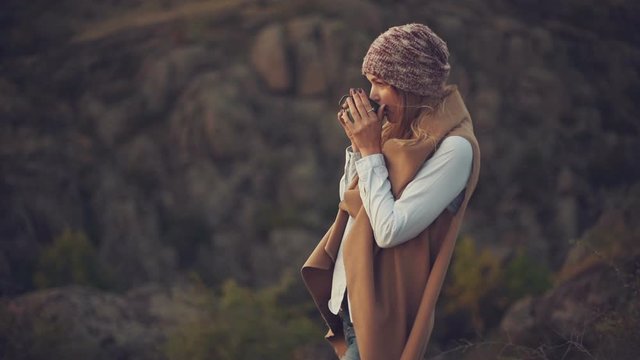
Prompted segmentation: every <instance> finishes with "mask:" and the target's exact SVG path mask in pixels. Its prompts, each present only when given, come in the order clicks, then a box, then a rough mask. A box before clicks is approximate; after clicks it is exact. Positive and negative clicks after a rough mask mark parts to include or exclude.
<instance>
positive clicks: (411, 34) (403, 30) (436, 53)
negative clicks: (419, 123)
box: [362, 23, 451, 96]
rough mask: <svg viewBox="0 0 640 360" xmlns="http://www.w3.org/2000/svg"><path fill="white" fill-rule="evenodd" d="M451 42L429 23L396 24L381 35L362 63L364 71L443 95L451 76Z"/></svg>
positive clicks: (398, 84)
mask: <svg viewBox="0 0 640 360" xmlns="http://www.w3.org/2000/svg"><path fill="white" fill-rule="evenodd" d="M448 60H449V49H448V48H447V44H446V43H445V42H444V40H442V39H441V38H440V37H439V36H438V35H436V34H435V33H434V32H433V31H432V30H431V29H430V28H429V27H428V26H426V25H422V24H415V23H414V24H407V25H402V26H395V27H392V28H390V29H389V30H387V31H385V32H384V33H383V34H382V35H380V36H378V38H377V39H375V40H374V41H373V43H372V44H371V46H370V47H369V51H367V54H366V55H365V57H364V61H363V62H362V74H363V75H364V74H365V73H368V74H371V75H374V76H376V77H378V78H380V79H382V80H384V81H385V82H387V83H389V84H391V85H393V86H394V87H396V88H398V89H401V90H404V91H407V92H410V93H414V94H418V95H422V96H425V95H436V96H438V95H440V93H441V91H442V88H443V86H444V85H445V82H446V81H447V78H448V77H449V70H450V69H451V66H450V65H449V61H448Z"/></svg>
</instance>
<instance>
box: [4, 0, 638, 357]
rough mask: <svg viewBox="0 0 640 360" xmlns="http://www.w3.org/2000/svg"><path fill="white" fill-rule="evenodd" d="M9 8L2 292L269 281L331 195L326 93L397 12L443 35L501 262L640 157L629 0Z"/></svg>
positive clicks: (336, 168) (493, 322)
mask: <svg viewBox="0 0 640 360" xmlns="http://www.w3.org/2000/svg"><path fill="white" fill-rule="evenodd" d="M2 8H3V11H1V12H0V33H2V34H3V35H2V37H1V38H0V69H1V71H0V198H1V199H2V201H0V213H2V217H0V295H3V296H5V297H6V298H7V299H9V298H15V297H16V296H19V295H22V296H28V294H26V293H29V292H31V291H34V290H36V289H38V288H42V287H50V286H57V285H66V284H69V283H75V284H81V285H88V286H94V287H99V288H102V289H104V290H106V291H120V292H124V291H133V290H135V289H136V288H138V287H141V286H147V284H149V283H155V284H166V286H169V287H171V286H175V284H181V283H182V279H183V278H184V277H185V276H195V277H197V278H198V279H200V281H202V282H203V283H204V284H207V285H208V286H211V287H213V288H216V287H218V286H220V285H221V284H222V283H223V282H224V281H225V280H227V279H230V278H232V279H235V280H236V281H238V282H239V283H241V284H244V285H247V286H250V287H254V288H261V287H264V286H270V285H273V284H276V283H277V282H278V280H279V279H280V278H281V276H282V274H283V273H286V272H287V271H296V270H297V269H298V268H299V267H300V265H301V264H302V261H303V259H304V258H305V256H306V255H307V254H308V252H309V251H310V250H311V249H312V247H313V246H314V244H315V243H316V241H317V240H318V238H319V236H320V235H321V234H322V233H323V231H324V230H325V226H327V224H329V222H330V221H331V219H332V217H333V216H334V215H335V211H336V199H337V196H336V194H337V180H338V178H339V176H340V169H341V167H342V161H343V151H344V147H345V146H346V140H345V137H344V135H343V134H342V130H341V128H340V127H339V126H338V125H337V124H336V121H335V111H336V101H337V99H338V98H339V97H340V95H341V94H343V93H344V92H346V91H347V89H348V88H349V87H366V85H367V84H366V82H365V81H364V79H363V78H362V77H361V75H360V63H361V59H362V56H363V55H364V53H365V52H366V49H367V47H368V45H369V43H370V42H371V41H372V40H373V39H374V38H375V37H376V36H377V35H378V34H379V33H380V32H382V31H384V30H385V29H386V28H388V27H389V26H392V25H396V24H401V23H407V22H412V21H418V22H424V23H426V24H429V25H430V26H431V27H432V28H433V29H434V30H435V31H436V32H437V33H439V34H440V35H441V36H442V37H443V38H444V39H445V40H447V42H448V44H449V48H450V50H451V53H452V57H451V59H450V60H451V63H452V74H451V80H450V82H451V83H455V84H457V85H458V86H459V88H460V89H461V92H462V94H463V96H464V98H465V100H466V102H467V105H468V107H469V109H470V111H471V114H472V116H473V118H474V121H475V127H476V131H477V134H478V138H479V141H480V143H481V149H482V164H483V168H482V173H481V179H480V184H479V188H478V190H477V192H476V195H475V197H474V199H473V200H472V203H471V205H470V208H469V210H468V220H467V222H466V224H465V227H464V229H463V235H464V236H467V237H469V238H471V239H472V241H473V242H474V243H476V244H477V247H478V248H479V249H488V251H490V253H491V254H492V256H494V257H495V258H496V259H497V260H495V261H496V264H504V263H506V262H508V261H509V259H512V258H513V257H514V256H515V254H524V255H523V256H525V257H526V258H527V259H530V260H531V261H532V262H535V265H536V266H537V268H540V267H541V268H543V269H546V270H545V271H548V272H551V273H558V272H559V271H560V270H561V268H562V266H563V264H564V263H565V260H566V258H567V254H569V252H570V250H571V246H572V245H571V243H572V240H575V239H578V238H580V237H581V236H583V234H584V233H585V231H586V230H587V229H590V228H592V227H593V226H594V225H595V224H596V222H597V220H598V219H599V218H600V217H601V216H602V214H603V212H604V209H605V207H606V206H605V204H607V203H608V202H610V201H611V199H614V198H615V196H617V195H616V194H619V193H621V192H625V191H626V190H627V189H629V188H631V187H632V186H633V185H637V184H638V181H639V179H640V158H639V157H638V156H637V154H639V153H640V140H639V139H640V137H639V136H638V135H639V131H640V126H639V125H638V124H639V122H638V121H637V119H636V116H635V114H636V113H637V112H638V110H639V106H638V102H637V96H638V94H640V41H639V40H638V38H637V36H635V34H637V33H638V30H639V29H638V24H640V6H639V5H638V4H636V3H635V2H632V1H615V2H614V1H595V0H593V1H591V0H589V1H586V2H585V1H577V0H576V1H568V2H563V3H562V4H557V3H555V2H551V1H544V2H542V3H537V2H536V3H532V2H528V1H516V2H509V1H502V0H494V1H489V2H482V3H481V2H476V1H472V0H465V1H462V2H460V1H444V2H442V1H441V2H421V1H411V0H406V1H390V0H389V1H384V0H380V1H366V0H353V1H334V0H327V1H305V2H301V1H293V0H291V1H290V0H284V1H271V0H266V1H243V0H225V1H217V0H201V1H195V0H194V1H184V2H177V1H171V0H163V1H140V0H139V1H135V2H126V3H125V2H120V1H114V0H101V1H97V2H96V1H94V2H85V3H83V2H80V1H77V0H63V1H60V2H55V4H54V3H49V2H46V1H31V2H22V1H16V0H8V1H5V3H4V4H3V5H2ZM629 194H631V196H638V194H637V192H629ZM65 234H77V236H68V235H65ZM69 239H71V240H69ZM74 239H75V240H74ZM78 239H80V240H78ZM82 239H84V240H82ZM70 254H80V255H78V257H80V258H82V259H84V260H73V259H74V258H75V257H74V256H75V255H70ZM87 259H90V260H87ZM83 261H84V262H83ZM78 264H80V265H78ZM83 264H84V265H83ZM56 269H57V270H56ZM60 269H62V270H60ZM524 272H525V273H526V269H525V271H524ZM87 274H88V275H87ZM91 274H93V275H91ZM456 284H457V283H456ZM82 291H88V290H82ZM451 293H454V292H449V294H451ZM70 294H71V295H72V294H74V293H73V292H72V293H70ZM517 294H519V295H526V291H524V292H517ZM71 295H69V296H71ZM296 296H297V297H296V299H303V298H304V294H297V295H296ZM474 296H475V295H474ZM478 296H480V295H478ZM482 296H490V294H488V293H486V294H485V293H483V295H482ZM563 296H564V295H563ZM567 296H569V295H567ZM515 297H516V296H515V295H510V297H507V298H506V299H507V300H505V301H502V300H501V301H502V302H501V303H500V304H499V305H496V306H494V307H495V308H496V309H497V310H496V312H495V313H491V314H490V315H487V312H484V311H478V310H475V312H476V313H477V314H476V315H477V316H476V318H477V317H478V316H479V317H487V318H486V319H476V320H474V321H471V322H462V323H461V324H460V325H459V326H452V327H451V328H450V329H449V328H448V329H447V331H446V332H445V333H442V334H440V335H437V334H436V335H434V336H435V337H436V340H437V341H438V342H441V345H442V346H443V347H444V346H447V345H446V344H447V341H448V339H454V338H459V337H462V336H473V335H474V334H477V333H478V332H480V333H484V331H485V330H486V329H490V328H493V327H496V326H497V325H498V323H499V321H500V318H501V314H502V312H503V311H504V310H506V308H507V307H508V305H509V304H510V303H511V302H512V301H514V300H515ZM473 299H474V298H473V297H472V300H473ZM454 300H455V299H454ZM476 300H477V299H476ZM473 301H475V300H473ZM473 301H471V303H473ZM476 309H478V308H477V307H476ZM478 314H480V315H478ZM443 316H444V315H443ZM448 316H452V315H451V314H450V315H448ZM488 318H491V319H488ZM465 321H466V320H465ZM451 323H453V322H451ZM470 324H475V325H473V329H476V330H469V329H472V327H471V325H470ZM479 324H480V325H479ZM460 329H463V330H460ZM464 329H466V330H464ZM478 329H482V330H478Z"/></svg>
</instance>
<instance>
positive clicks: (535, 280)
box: [442, 237, 551, 333]
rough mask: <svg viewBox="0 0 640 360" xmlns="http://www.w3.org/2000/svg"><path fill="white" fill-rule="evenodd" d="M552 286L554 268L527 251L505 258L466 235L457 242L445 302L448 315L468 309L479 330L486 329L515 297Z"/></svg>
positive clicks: (496, 321) (473, 324) (472, 321)
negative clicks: (482, 247) (479, 246)
mask: <svg viewBox="0 0 640 360" xmlns="http://www.w3.org/2000/svg"><path fill="white" fill-rule="evenodd" d="M550 287H551V272H550V270H549V269H548V268H546V267H545V266H543V265H540V264H538V263H537V262H535V261H533V260H532V259H531V258H530V257H528V256H527V255H526V254H525V253H524V251H522V250H518V251H517V252H516V255H515V256H514V257H513V258H511V259H507V260H503V259H501V258H499V257H498V256H497V255H496V254H494V253H492V252H491V251H489V250H488V249H478V248H477V246H476V244H475V241H474V240H473V239H472V238H469V237H465V238H462V239H461V240H460V241H458V243H457V245H456V250H455V253H454V258H453V260H452V263H451V270H450V274H449V279H448V280H447V283H446V285H445V289H444V294H443V296H444V297H445V299H443V301H442V302H443V303H444V304H445V306H444V311H445V313H446V314H447V315H445V316H453V317H456V314H458V315H459V314H460V313H466V314H467V316H468V318H469V319H470V322H471V324H470V325H471V327H473V329H474V331H475V333H482V332H483V331H484V330H485V329H486V328H488V327H491V326H494V325H496V324H497V323H498V322H499V320H500V318H501V317H502V314H503V313H504V311H505V310H506V309H507V307H508V306H509V305H510V304H511V303H513V302H514V301H515V300H517V299H519V298H522V297H524V296H526V295H538V294H540V293H542V292H544V291H545V290H547V289H549V288H550ZM458 317H459V316H458Z"/></svg>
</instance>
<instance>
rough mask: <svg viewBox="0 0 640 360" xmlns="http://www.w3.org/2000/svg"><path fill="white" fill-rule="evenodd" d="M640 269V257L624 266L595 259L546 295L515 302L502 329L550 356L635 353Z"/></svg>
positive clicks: (512, 341)
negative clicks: (639, 275) (587, 266)
mask: <svg viewBox="0 0 640 360" xmlns="http://www.w3.org/2000/svg"><path fill="white" fill-rule="evenodd" d="M620 271H622V272H620ZM638 273H640V257H637V258H635V259H631V260H630V261H629V262H628V263H627V264H626V267H625V268H623V269H616V268H613V267H611V266H610V265H608V264H598V265H594V266H592V267H590V268H589V269H586V270H584V271H583V272H582V273H581V274H579V275H578V276H576V277H575V278H573V279H571V280H569V281H567V282H565V283H563V284H561V285H559V286H558V287H557V288H555V289H554V290H553V291H551V292H549V293H547V294H546V295H544V296H543V297H540V298H525V299H522V300H520V301H518V302H516V303H515V304H514V305H512V307H511V309H510V310H509V311H508V312H507V314H505V317H504V318H503V320H502V323H501V325H500V330H501V331H502V332H503V333H504V335H505V338H506V339H508V341H509V343H510V344H512V345H517V346H525V347H529V348H530V349H536V348H542V349H543V350H544V351H545V353H546V354H547V356H549V358H557V357H558V358H559V357H561V356H563V354H565V355H564V358H565V359H584V358H585V357H588V356H589V355H590V356H591V357H593V358H596V359H600V358H602V359H636V358H637V356H638V355H640V346H638V345H637V342H636V341H634V339H633V337H634V335H632V334H633V333H634V332H636V331H637V329H638V325H639V324H640V302H638V294H639V292H640V287H639V285H640V283H638V281H637V274H638ZM634 276H635V277H636V280H635V281H633V277H634ZM634 329H635V330H634Z"/></svg>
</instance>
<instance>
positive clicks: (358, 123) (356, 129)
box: [338, 89, 385, 156]
mask: <svg viewBox="0 0 640 360" xmlns="http://www.w3.org/2000/svg"><path fill="white" fill-rule="evenodd" d="M349 94H350V95H351V97H349V98H348V99H347V104H348V106H349V111H350V112H351V117H352V118H353V122H351V120H349V117H348V115H347V114H346V112H342V113H341V114H338V117H339V119H340V123H341V124H342V127H343V128H344V129H345V132H346V133H347V136H349V139H351V144H352V146H353V148H354V151H358V150H359V151H360V153H362V156H367V155H371V154H379V153H381V152H382V144H381V133H382V116H383V114H384V110H385V109H384V108H385V105H382V106H380V109H378V113H377V114H376V112H375V111H373V109H372V108H371V104H370V103H369V97H368V96H367V95H366V93H365V92H364V90H362V89H357V90H355V89H351V90H350V91H349Z"/></svg>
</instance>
